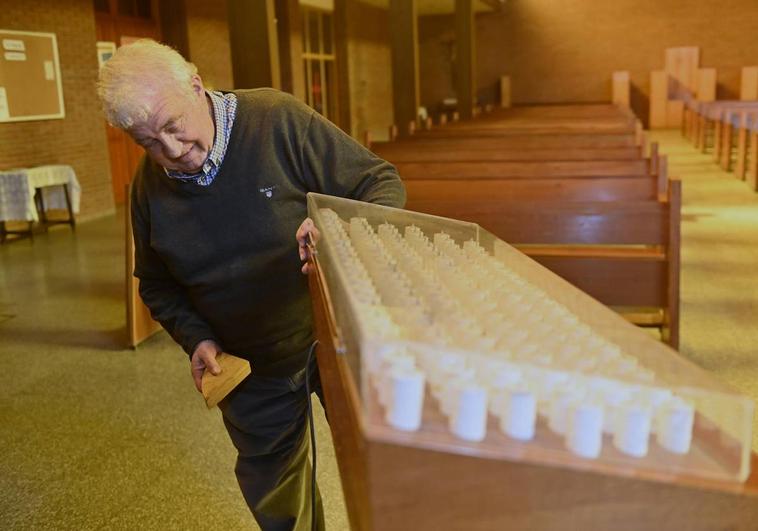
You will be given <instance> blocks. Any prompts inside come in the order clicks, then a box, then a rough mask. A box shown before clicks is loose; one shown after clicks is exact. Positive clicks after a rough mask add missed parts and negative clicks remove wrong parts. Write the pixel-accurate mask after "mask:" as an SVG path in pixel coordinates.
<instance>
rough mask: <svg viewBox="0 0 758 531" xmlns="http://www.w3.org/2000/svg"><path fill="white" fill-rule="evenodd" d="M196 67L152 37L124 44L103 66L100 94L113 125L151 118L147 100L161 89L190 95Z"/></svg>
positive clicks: (128, 123) (98, 83)
mask: <svg viewBox="0 0 758 531" xmlns="http://www.w3.org/2000/svg"><path fill="white" fill-rule="evenodd" d="M195 74H197V67H196V66H195V65H193V64H192V63H190V62H188V61H186V60H185V59H184V57H182V56H181V55H180V54H179V52H177V51H176V50H174V49H173V48H170V47H169V46H166V45H165V44H161V43H159V42H156V41H154V40H152V39H140V40H138V41H136V42H133V43H131V44H127V45H125V46H121V47H120V48H119V49H118V50H117V51H116V53H115V54H114V55H113V57H111V58H110V59H109V60H108V61H106V62H105V64H104V65H103V67H102V68H101V69H100V76H99V79H98V82H97V94H98V96H99V97H100V101H101V102H102V104H103V111H104V112H105V117H106V119H107V120H108V122H109V123H110V124H111V125H114V126H116V127H120V128H121V129H129V128H130V127H132V126H133V125H134V124H135V123H141V122H144V121H145V120H147V119H148V117H149V116H150V113H151V111H152V109H150V105H149V104H148V103H147V102H148V100H149V99H150V97H151V96H153V95H155V94H156V93H157V92H158V91H160V90H172V91H174V92H175V93H176V94H177V95H180V96H185V97H188V98H189V97H191V96H192V95H193V90H192V84H191V83H192V76H194V75H195Z"/></svg>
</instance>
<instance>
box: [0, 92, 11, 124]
mask: <svg viewBox="0 0 758 531" xmlns="http://www.w3.org/2000/svg"><path fill="white" fill-rule="evenodd" d="M8 118H10V113H9V112H8V95H7V94H6V93H5V87H0V120H7V119H8Z"/></svg>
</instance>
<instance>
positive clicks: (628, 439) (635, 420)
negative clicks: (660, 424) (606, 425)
mask: <svg viewBox="0 0 758 531" xmlns="http://www.w3.org/2000/svg"><path fill="white" fill-rule="evenodd" d="M650 423H651V412H650V410H649V409H647V408H644V407H641V406H624V407H621V408H619V409H618V410H617V411H616V415H615V422H614V424H615V430H614V433H613V445H614V446H615V447H616V448H618V450H620V451H621V452H623V453H625V454H627V455H631V456H634V457H644V456H646V455H647V449H648V440H649V438H650Z"/></svg>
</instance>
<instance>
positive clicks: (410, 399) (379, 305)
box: [322, 209, 694, 458]
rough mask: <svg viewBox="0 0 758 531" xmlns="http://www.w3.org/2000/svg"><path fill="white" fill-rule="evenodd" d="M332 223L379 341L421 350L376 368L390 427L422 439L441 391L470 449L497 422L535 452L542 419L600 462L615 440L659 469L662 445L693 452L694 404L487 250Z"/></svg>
mask: <svg viewBox="0 0 758 531" xmlns="http://www.w3.org/2000/svg"><path fill="white" fill-rule="evenodd" d="M322 219H323V223H324V227H322V230H323V231H324V232H326V233H327V234H329V241H330V242H331V243H332V244H333V245H334V249H335V252H336V254H337V258H338V261H339V262H340V264H341V269H342V271H343V272H344V274H345V275H346V276H347V281H348V283H349V286H350V288H349V289H350V292H351V294H352V296H355V297H356V299H357V301H358V306H359V308H360V311H359V314H360V315H359V319H360V322H361V324H362V326H363V327H364V329H365V330H366V331H367V333H368V334H369V335H370V336H372V337H374V338H375V339H381V340H383V341H385V342H391V341H394V340H410V341H413V342H416V344H417V345H421V346H419V348H405V347H393V348H385V349H382V350H380V353H378V354H376V355H375V356H374V358H373V359H371V360H368V370H369V373H370V376H371V380H372V382H373V384H374V386H375V387H376V388H377V390H378V396H379V400H380V402H381V403H382V405H383V407H384V410H385V418H386V421H387V422H388V423H389V424H390V425H391V426H393V427H395V428H397V429H401V430H417V429H419V427H420V426H421V423H422V416H423V403H424V395H425V390H426V388H427V386H428V388H429V390H430V391H431V394H432V396H433V397H434V398H435V399H436V400H437V401H438V403H439V405H440V409H441V410H442V412H443V413H444V414H445V415H446V416H447V417H448V419H449V425H450V430H451V431H452V433H454V434H455V435H456V436H458V437H460V438H462V439H465V440H470V441H481V440H483V439H484V438H485V436H486V430H487V419H488V413H489V414H492V415H494V416H495V417H496V418H497V419H498V420H499V429H500V431H501V432H502V433H504V434H506V435H508V436H509V437H512V438H515V439H518V440H523V441H527V440H531V439H532V438H533V437H534V436H535V430H536V425H537V418H538V417H543V418H544V419H545V421H546V424H547V425H548V427H549V428H550V430H551V431H553V432H555V433H556V434H559V435H561V436H563V437H564V439H565V443H566V446H567V447H568V448H569V449H570V450H571V451H572V452H574V453H576V454H577V455H580V456H583V457H588V458H594V457H597V456H598V455H599V454H600V452H601V450H602V443H603V434H604V433H606V434H608V435H610V436H611V437H612V439H613V444H614V446H615V447H616V448H617V449H618V450H620V451H621V452H623V453H625V454H628V455H631V456H636V457H642V456H644V455H646V454H647V452H648V441H649V439H650V435H653V434H654V435H655V437H656V441H657V442H658V444H659V445H660V446H662V447H663V448H665V449H667V450H669V451H671V452H675V453H686V452H687V451H689V447H690V444H691V439H692V427H693V422H694V409H693V407H692V406H691V405H690V404H688V403H687V402H685V401H684V400H683V399H682V398H680V397H677V396H674V395H673V394H672V393H671V392H670V391H669V390H667V389H664V388H662V387H656V386H653V385H651V382H652V381H653V379H654V377H653V374H652V372H651V371H649V370H647V369H645V368H642V367H640V366H638V365H637V361H636V358H634V357H632V356H629V355H626V354H624V353H622V351H621V349H620V348H619V347H618V346H616V345H614V344H612V343H610V342H609V341H607V340H605V339H604V338H602V337H600V336H599V335H597V334H596V333H594V331H593V330H592V329H591V328H590V327H588V326H587V325H585V324H584V323H582V322H581V321H580V320H579V319H578V318H577V317H576V316H575V315H574V314H573V313H571V312H570V311H569V310H568V309H567V308H565V307H564V306H562V305H560V304H559V303H557V302H556V301H554V300H553V299H551V298H550V297H549V296H547V295H546V294H545V293H544V292H542V291H541V290H539V289H538V288H537V287H535V286H533V285H531V284H530V283H528V282H527V281H526V280H524V279H523V278H521V277H519V276H518V275H517V274H515V273H514V272H513V271H511V270H510V269H508V268H507V267H506V266H505V264H504V263H502V262H501V261H499V260H496V259H494V258H493V257H492V256H490V255H489V254H488V253H487V252H486V251H485V250H484V249H483V248H482V247H481V246H479V245H478V243H476V242H474V241H467V242H465V243H464V244H463V246H462V247H461V246H459V245H458V244H457V243H456V242H455V241H454V240H453V239H452V238H451V237H450V236H449V235H447V234H444V233H437V234H435V235H434V239H433V242H432V241H430V240H429V239H428V238H427V236H426V235H425V234H424V233H423V231H421V230H420V229H419V228H418V227H414V226H408V227H406V228H405V231H404V237H403V235H401V234H400V232H399V231H398V230H397V228H396V227H395V226H394V225H390V224H382V225H379V226H378V228H377V231H376V232H375V231H374V230H373V229H372V227H371V226H370V225H369V223H368V222H367V220H365V219H364V218H353V219H351V220H350V222H349V224H348V230H347V231H346V230H345V228H344V224H343V222H342V221H341V220H340V219H339V217H338V216H337V215H336V213H334V212H333V211H331V210H328V209H324V210H322ZM423 345H427V347H423ZM428 346H433V347H434V348H432V349H429V348H428ZM440 347H441V348H440Z"/></svg>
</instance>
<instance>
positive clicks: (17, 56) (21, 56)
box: [5, 52, 26, 61]
mask: <svg viewBox="0 0 758 531" xmlns="http://www.w3.org/2000/svg"><path fill="white" fill-rule="evenodd" d="M5 60H6V61H26V54H25V53H24V52H5Z"/></svg>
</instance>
